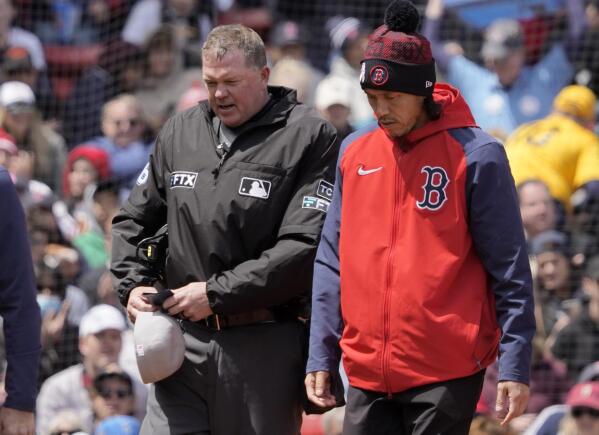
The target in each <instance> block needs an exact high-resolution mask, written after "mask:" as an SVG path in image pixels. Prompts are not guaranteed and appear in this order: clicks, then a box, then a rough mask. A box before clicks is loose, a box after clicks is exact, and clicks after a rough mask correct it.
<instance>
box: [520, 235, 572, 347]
mask: <svg viewBox="0 0 599 435" xmlns="http://www.w3.org/2000/svg"><path fill="white" fill-rule="evenodd" d="M529 249H530V253H531V254H532V255H533V256H534V257H535V261H536V264H537V268H536V269H537V277H536V278H537V283H538V292H537V297H538V301H537V302H538V304H539V305H540V308H541V314H540V315H541V316H542V326H543V328H544V331H542V332H543V333H544V334H545V336H547V335H549V334H550V333H551V331H552V330H553V328H554V327H555V325H556V323H557V322H558V321H559V320H560V319H561V323H560V325H561V326H563V322H565V321H567V320H568V316H569V315H573V314H575V312H576V311H575V310H576V307H577V302H576V300H575V299H573V297H574V290H575V287H574V283H573V282H572V279H571V277H572V273H571V272H572V271H571V265H570V250H569V240H568V238H567V236H566V235H565V234H564V233H561V232H559V231H555V230H549V231H545V232H543V233H541V234H538V235H537V236H535V237H534V238H532V239H531V240H530V241H529ZM537 309H538V308H537Z"/></svg>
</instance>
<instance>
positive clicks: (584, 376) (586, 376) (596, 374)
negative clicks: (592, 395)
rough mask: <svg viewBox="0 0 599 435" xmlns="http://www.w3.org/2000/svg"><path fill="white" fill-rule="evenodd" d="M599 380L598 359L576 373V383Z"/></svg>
mask: <svg viewBox="0 0 599 435" xmlns="http://www.w3.org/2000/svg"><path fill="white" fill-rule="evenodd" d="M591 381H599V361H595V362H594V363H591V364H589V365H588V366H586V367H585V368H584V369H583V370H582V371H581V372H580V375H578V383H583V382H591Z"/></svg>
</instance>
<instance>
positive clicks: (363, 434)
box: [343, 370, 485, 435]
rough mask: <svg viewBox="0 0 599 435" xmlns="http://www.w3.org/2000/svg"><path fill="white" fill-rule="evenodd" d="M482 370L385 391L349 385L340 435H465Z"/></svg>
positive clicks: (483, 372)
mask: <svg viewBox="0 0 599 435" xmlns="http://www.w3.org/2000/svg"><path fill="white" fill-rule="evenodd" d="M484 375H485V371H484V370H482V371H480V372H478V373H476V374H474V375H472V376H468V377H466V378H460V379H453V380H450V381H445V382H439V383H435V384H430V385H424V386H422V387H416V388H412V389H410V390H407V391H403V392H401V393H396V394H393V395H392V397H391V398H388V396H387V394H386V393H379V392H373V391H367V390H362V389H359V388H354V387H352V386H350V387H349V390H348V397H347V406H346V409H345V420H344V422H343V435H407V434H414V435H437V434H444V435H445V434H446V435H466V434H468V431H469V430H470V423H471V421H472V418H473V416H474V411H475V409H476V403H477V402H478V398H479V397H480V393H481V390H482V386H483V379H484Z"/></svg>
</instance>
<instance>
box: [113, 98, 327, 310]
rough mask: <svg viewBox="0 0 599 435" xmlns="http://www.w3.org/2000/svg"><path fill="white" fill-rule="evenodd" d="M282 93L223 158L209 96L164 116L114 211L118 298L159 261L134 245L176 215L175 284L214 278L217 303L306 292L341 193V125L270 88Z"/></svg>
mask: <svg viewBox="0 0 599 435" xmlns="http://www.w3.org/2000/svg"><path fill="white" fill-rule="evenodd" d="M269 91H270V93H271V95H272V97H271V98H272V99H273V102H272V103H271V104H270V105H269V109H268V110H266V112H264V113H262V114H261V115H260V116H259V117H258V119H251V120H250V121H248V122H247V123H246V125H245V126H244V128H243V130H242V132H241V133H240V134H239V135H238V136H237V138H236V139H235V140H234V141H233V143H232V145H231V150H230V152H229V153H228V154H227V155H226V158H225V159H224V160H223V161H222V162H221V158H220V157H219V155H218V154H217V152H216V145H217V141H218V139H217V133H216V131H215V129H214V128H213V122H212V121H213V119H212V118H213V116H214V114H213V112H212V111H211V110H210V108H209V106H208V104H207V103H202V104H200V105H199V106H197V107H194V108H192V109H189V110H187V111H185V112H183V113H180V114H178V115H176V116H174V117H172V118H171V119H169V120H168V121H167V123H166V124H165V125H164V127H163V129H162V131H161V132H160V135H159V136H158V139H157V141H156V146H155V149H154V151H153V153H152V154H151V156H150V159H149V163H148V165H147V166H146V168H145V169H144V171H143V172H142V173H141V174H140V176H139V178H138V180H137V185H136V186H135V187H134V189H133V191H132V192H131V195H130V197H129V199H128V200H127V201H126V202H125V203H124V205H123V207H122V208H121V210H120V212H119V214H118V215H117V216H116V217H115V218H114V221H113V253H112V267H111V271H112V274H113V277H114V282H115V286H116V288H117V291H118V293H119V296H120V299H121V302H122V303H123V304H124V305H126V303H127V300H128V296H129V292H130V291H131V289H132V288H134V287H136V286H139V285H144V284H146V285H148V284H151V283H152V282H153V280H154V278H153V274H152V272H151V271H150V270H149V269H147V268H146V267H144V266H143V265H142V264H140V263H139V261H138V260H137V258H136V245H137V244H138V242H139V241H140V240H142V239H143V238H145V237H148V236H151V235H153V234H154V233H155V232H156V231H157V230H158V229H159V228H160V227H161V226H163V225H164V223H165V222H166V223H168V231H169V256H168V259H167V262H166V284H167V286H168V287H169V288H178V287H181V286H183V285H186V284H188V283H190V282H192V281H207V293H208V298H209V302H210V306H211V308H212V310H213V311H214V312H215V313H217V314H231V313H240V312H245V311H250V310H254V309H257V308H264V307H273V306H278V305H281V304H285V303H286V302H288V301H290V300H292V299H294V298H296V297H298V296H302V295H305V294H307V293H309V289H310V287H311V278H312V265H313V261H314V256H315V252H316V247H317V244H318V238H319V235H320V231H321V228H322V225H323V222H324V217H325V212H326V208H327V206H328V203H329V201H330V199H331V195H332V183H333V181H334V167H335V161H336V158H337V152H338V150H337V149H336V147H335V136H336V134H335V130H334V128H333V127H332V126H331V125H330V124H328V123H327V122H326V121H324V120H322V119H321V118H319V117H318V115H317V114H316V112H315V111H314V110H313V109H310V108H308V107H306V106H304V105H302V104H299V103H298V102H297V100H296V93H295V91H292V90H290V89H286V88H280V87H269Z"/></svg>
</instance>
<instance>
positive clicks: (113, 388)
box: [90, 365, 139, 425]
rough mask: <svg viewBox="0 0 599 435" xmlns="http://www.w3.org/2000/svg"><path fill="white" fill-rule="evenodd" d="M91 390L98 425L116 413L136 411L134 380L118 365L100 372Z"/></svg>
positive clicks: (110, 366)
mask: <svg viewBox="0 0 599 435" xmlns="http://www.w3.org/2000/svg"><path fill="white" fill-rule="evenodd" d="M90 392H91V397H92V409H93V414H94V420H95V423H96V425H97V424H98V423H100V422H101V421H102V420H104V419H105V418H108V417H112V416H114V415H129V416H132V415H133V414H134V413H135V392H134V391H133V380H132V379H131V376H129V375H128V374H127V372H125V371H123V370H122V369H121V368H120V367H118V365H109V366H108V367H106V368H105V369H104V370H102V371H101V372H100V373H98V374H97V375H96V376H95V378H94V380H93V387H92V389H91V390H90ZM138 424H139V422H138Z"/></svg>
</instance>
